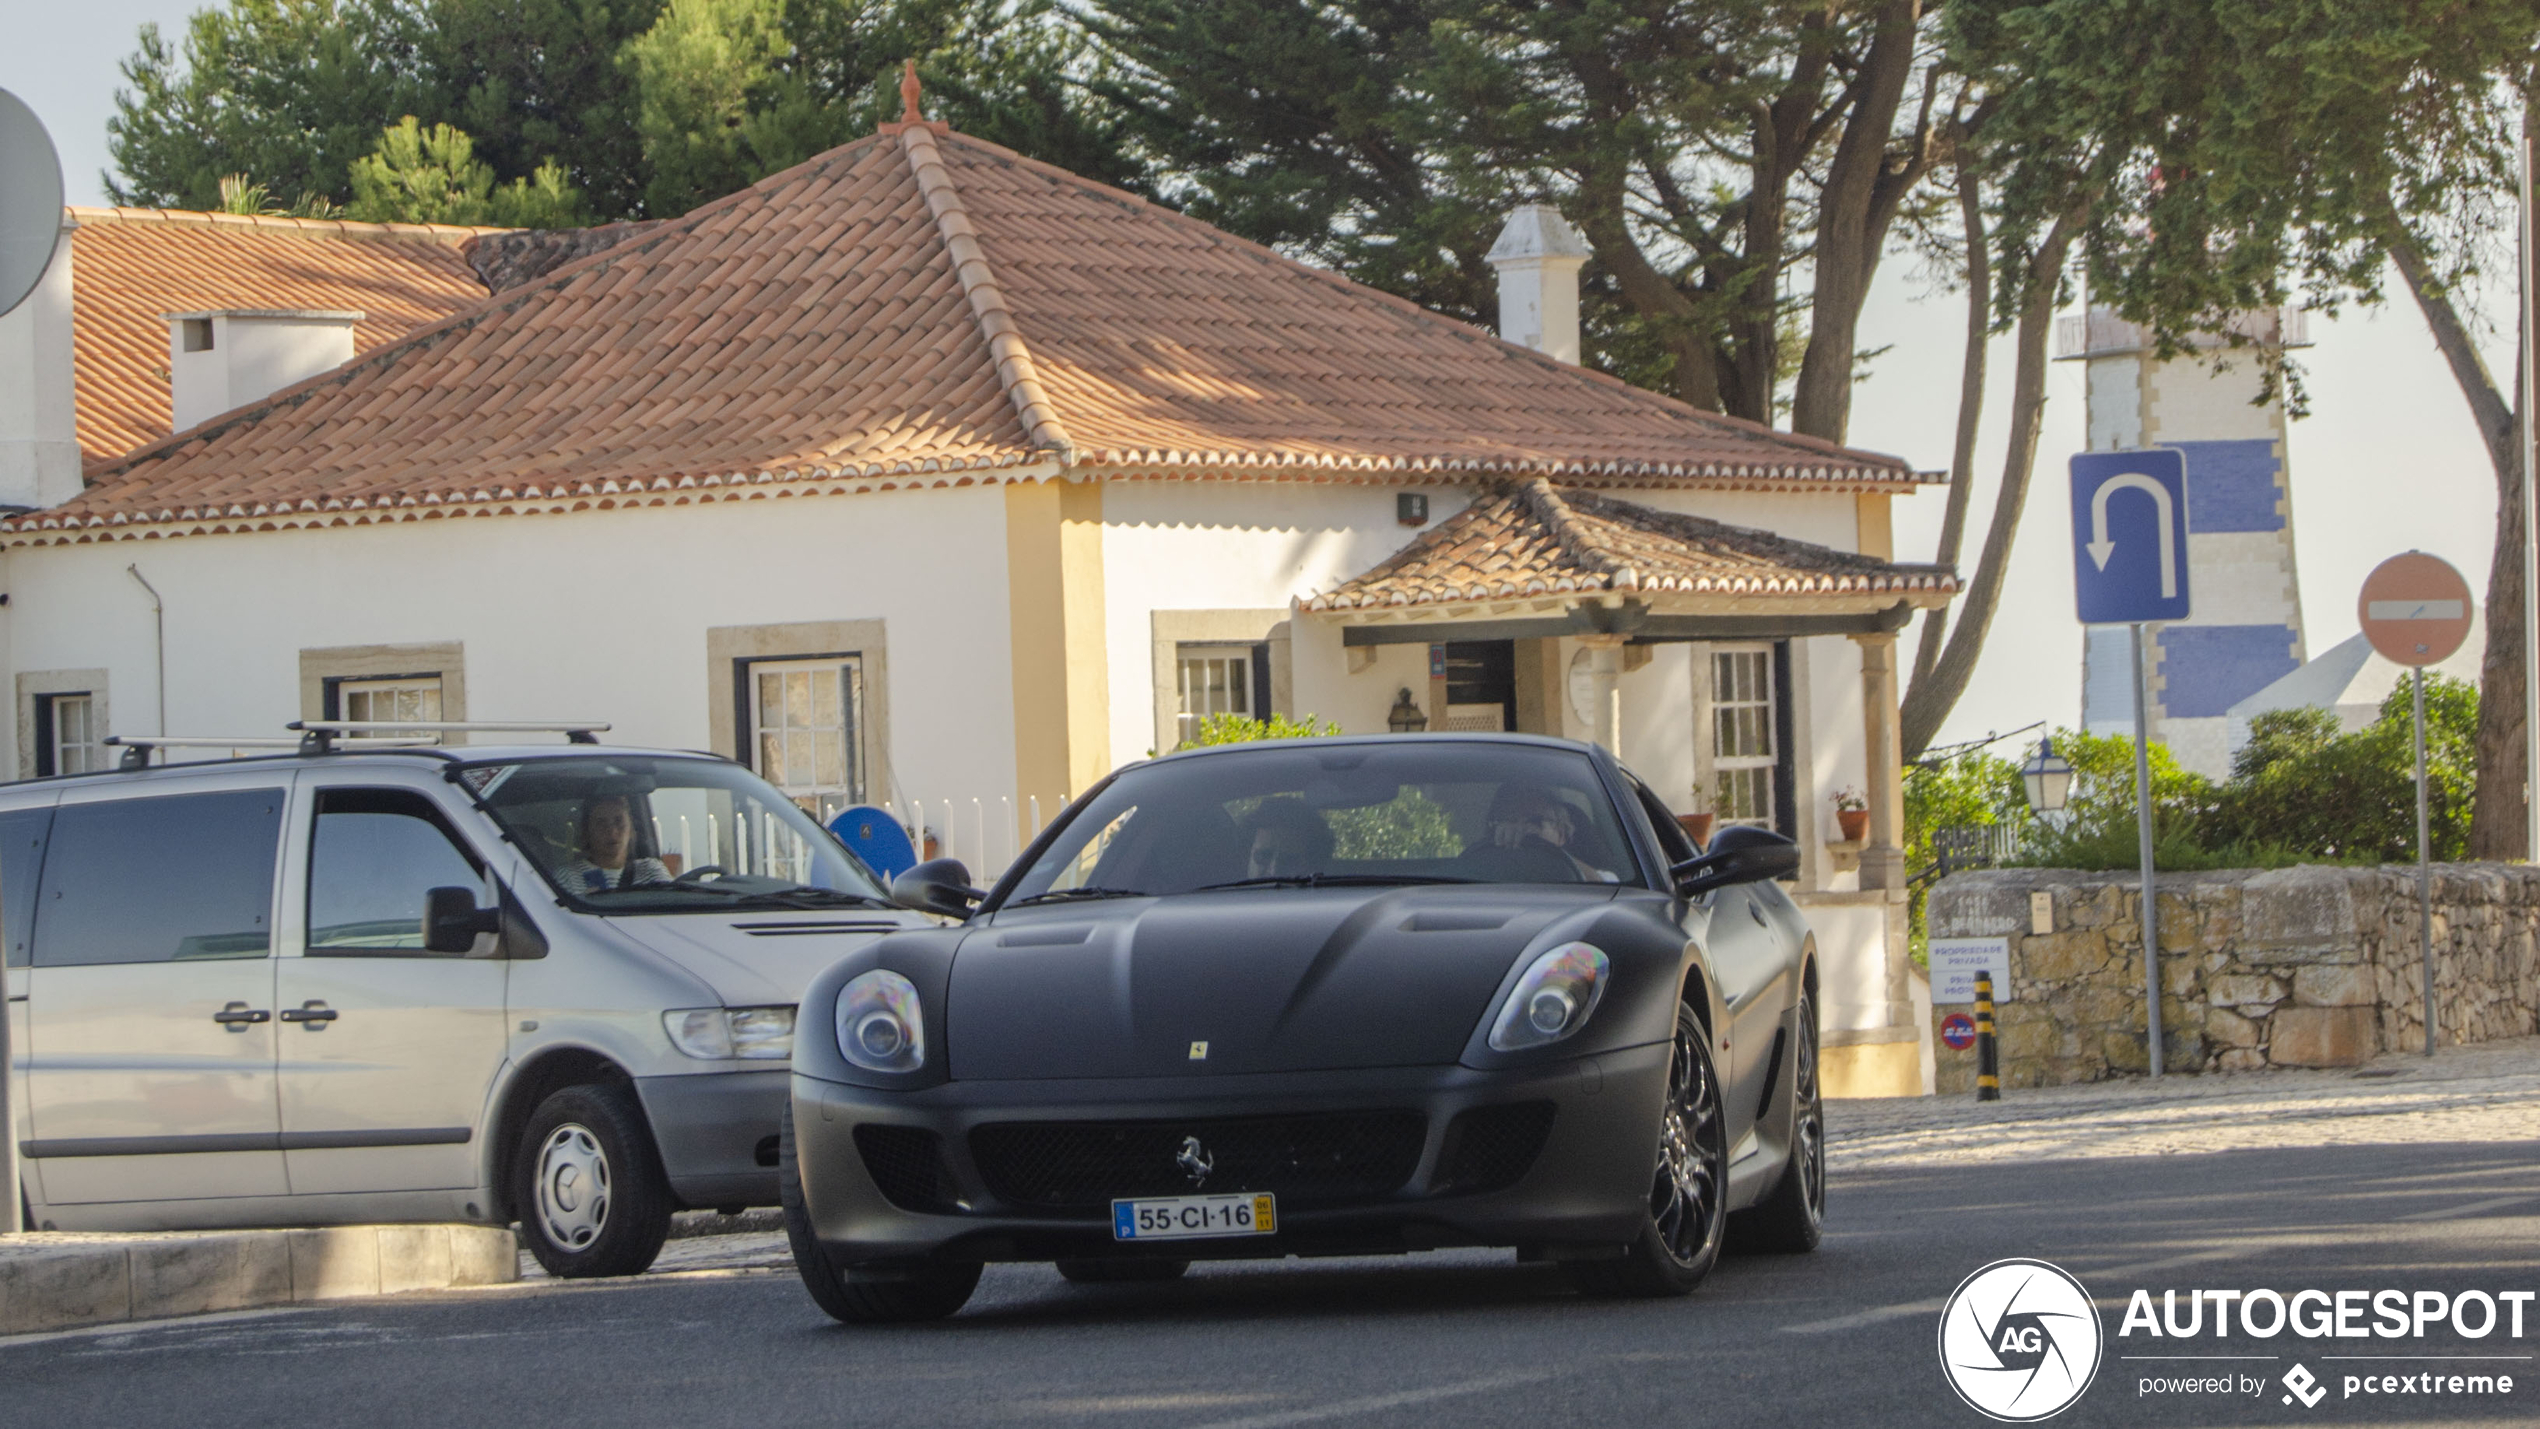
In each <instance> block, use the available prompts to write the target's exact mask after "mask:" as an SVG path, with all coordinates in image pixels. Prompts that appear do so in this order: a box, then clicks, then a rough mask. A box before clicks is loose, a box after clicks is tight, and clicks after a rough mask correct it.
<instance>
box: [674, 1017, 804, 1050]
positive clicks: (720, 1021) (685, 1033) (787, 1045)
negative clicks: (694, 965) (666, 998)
mask: <svg viewBox="0 0 2540 1429" xmlns="http://www.w3.org/2000/svg"><path fill="white" fill-rule="evenodd" d="M661 1025H662V1030H663V1031H665V1032H668V1033H669V1034H670V1045H672V1046H673V1047H676V1048H678V1049H679V1050H680V1051H682V1052H685V1053H687V1054H688V1055H689V1056H691V1057H695V1058H698V1059H699V1060H702V1061H708V1062H721V1061H728V1060H730V1059H732V1058H735V1057H738V1058H743V1059H746V1060H749V1061H754V1062H781V1061H784V1060H785V1059H786V1058H788V1057H791V1056H793V1055H794V1009H792V1008H790V1007H683V1008H679V1009H676V1010H674V1011H670V1012H665V1013H663V1014H662V1015H661Z"/></svg>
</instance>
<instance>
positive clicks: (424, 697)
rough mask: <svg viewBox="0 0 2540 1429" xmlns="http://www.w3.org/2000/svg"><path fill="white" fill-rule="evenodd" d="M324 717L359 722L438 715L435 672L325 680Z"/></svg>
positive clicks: (438, 687)
mask: <svg viewBox="0 0 2540 1429" xmlns="http://www.w3.org/2000/svg"><path fill="white" fill-rule="evenodd" d="M326 718H328V719H340V720H350V721H353V722H355V723H360V724H395V723H397V722H398V721H400V720H418V721H422V722H425V723H432V722H436V721H438V720H439V719H440V718H441V677H440V675H438V674H420V675H378V676H364V677H362V678H359V679H354V678H349V677H347V678H339V679H332V680H329V681H327V682H326Z"/></svg>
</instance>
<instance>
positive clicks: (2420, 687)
mask: <svg viewBox="0 0 2540 1429" xmlns="http://www.w3.org/2000/svg"><path fill="white" fill-rule="evenodd" d="M2410 673H2411V674H2413V675H2414V677H2415V684H2416V692H2415V695H2414V699H2415V702H2416V717H2417V947H2418V950H2419V951H2420V952H2421V953H2423V954H2424V962H2425V1055H2427V1056H2429V1057H2431V1056H2433V1055H2434V1021H2435V1019H2434V871H2433V866H2432V863H2431V847H2430V846H2431V840H2430V839H2429V838H2428V837H2427V835H2426V818H2425V667H2424V666H2423V665H2419V666H2417V667H2416V669H2415V670H2413V671H2412V672H2410Z"/></svg>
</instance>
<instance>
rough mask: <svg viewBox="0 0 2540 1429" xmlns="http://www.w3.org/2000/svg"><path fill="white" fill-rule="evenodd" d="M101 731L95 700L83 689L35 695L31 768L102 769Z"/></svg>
mask: <svg viewBox="0 0 2540 1429" xmlns="http://www.w3.org/2000/svg"><path fill="white" fill-rule="evenodd" d="M105 733H106V732H105V731H104V730H102V729H99V728H98V727H97V701H96V698H95V697H94V696H93V695H91V694H90V693H89V692H87V691H85V690H75V691H64V692H62V693H60V694H52V695H37V696H36V697H35V772H36V774H37V775H38V776H42V775H47V774H85V773H87V772H88V771H89V770H91V769H102V768H104V767H105V762H104V760H103V759H102V758H100V756H101V755H102V754H103V753H104V749H103V748H102V746H100V745H99V744H98V740H100V739H102V738H103V737H104V736H105Z"/></svg>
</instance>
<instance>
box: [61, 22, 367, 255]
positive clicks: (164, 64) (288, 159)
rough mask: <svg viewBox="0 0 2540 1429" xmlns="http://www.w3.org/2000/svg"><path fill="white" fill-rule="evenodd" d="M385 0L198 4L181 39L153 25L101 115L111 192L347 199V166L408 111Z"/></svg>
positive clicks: (207, 201)
mask: <svg viewBox="0 0 2540 1429" xmlns="http://www.w3.org/2000/svg"><path fill="white" fill-rule="evenodd" d="M397 29H398V20H397V17H396V15H395V14H394V12H393V11H392V9H391V7H390V4H389V3H388V0H233V3H232V4H230V5H229V7H228V8H226V9H208V10H200V11H197V12H195V14H194V16H193V18H192V19H190V20H188V21H187V22H186V27H185V37H184V40H183V42H182V44H181V45H171V44H170V43H169V42H168V41H167V40H166V39H165V38H164V37H163V36H162V35H161V34H160V31H159V27H158V26H156V25H144V26H142V27H141V36H140V48H139V49H138V50H137V51H136V52H135V53H134V54H133V55H132V56H131V57H130V58H128V59H126V60H125V61H124V62H123V66H122V69H123V77H124V80H125V82H126V83H127V84H128V85H130V88H129V89H123V90H118V91H117V92H116V95H115V110H116V113H115V117H114V118H112V119H109V120H107V121H106V134H107V148H108V150H109V152H111V153H112V154H113V155H114V158H115V166H116V168H117V170H119V174H117V175H109V176H108V177H107V180H106V189H107V192H108V193H110V194H111V195H113V197H114V200H115V202H117V203H127V204H142V205H149V206H158V207H171V208H191V209H203V210H218V209H219V208H220V206H221V192H220V185H221V179H222V178H223V177H224V176H227V175H232V174H243V175H245V176H247V178H248V180H249V181H251V182H253V183H256V184H260V185H262V186H264V188H265V189H266V190H267V191H268V192H272V193H303V194H313V195H317V196H320V197H324V198H327V199H331V200H336V201H341V200H343V199H345V198H347V197H349V196H350V189H349V187H348V179H347V171H348V169H349V167H350V165H351V164H352V162H353V160H354V159H356V158H358V157H360V156H361V155H362V154H363V153H365V152H367V151H368V150H369V148H370V147H371V145H372V144H373V143H375V142H376V141H377V140H378V137H379V129H380V126H381V125H383V124H386V123H389V122H390V121H391V120H393V119H394V118H395V117H396V116H397V114H398V113H400V112H401V110H400V109H399V107H398V106H400V105H404V106H406V107H407V108H413V107H414V105H413V104H412V95H413V85H412V83H411V81H410V80H409V79H408V78H407V77H405V76H402V75H400V74H399V73H398V72H397V70H396V68H395V66H394V65H393V63H392V62H391V60H390V56H391V55H393V54H394V53H395V51H396V50H397V49H398V48H400V46H399V44H398V42H397V40H396V38H395V36H396V31H397Z"/></svg>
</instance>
